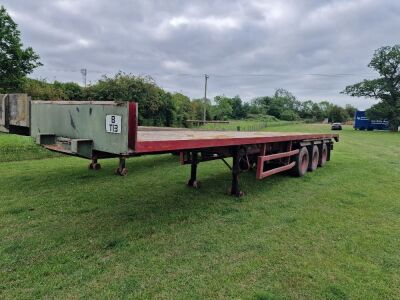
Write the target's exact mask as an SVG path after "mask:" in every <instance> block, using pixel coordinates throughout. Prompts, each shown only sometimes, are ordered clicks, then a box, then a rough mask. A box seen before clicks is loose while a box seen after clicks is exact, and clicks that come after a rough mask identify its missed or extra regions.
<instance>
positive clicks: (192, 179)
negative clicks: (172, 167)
mask: <svg viewBox="0 0 400 300" xmlns="http://www.w3.org/2000/svg"><path fill="white" fill-rule="evenodd" d="M190 156H191V168H190V179H189V181H188V186H190V187H193V188H198V187H199V182H198V181H197V179H196V177H197V164H198V162H197V152H191V153H190Z"/></svg>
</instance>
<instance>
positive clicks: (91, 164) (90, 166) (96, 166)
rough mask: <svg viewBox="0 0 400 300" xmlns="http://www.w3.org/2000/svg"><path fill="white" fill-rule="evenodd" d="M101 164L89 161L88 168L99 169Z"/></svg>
mask: <svg viewBox="0 0 400 300" xmlns="http://www.w3.org/2000/svg"><path fill="white" fill-rule="evenodd" d="M100 169H101V165H100V164H99V163H93V162H92V163H90V165H89V170H100Z"/></svg>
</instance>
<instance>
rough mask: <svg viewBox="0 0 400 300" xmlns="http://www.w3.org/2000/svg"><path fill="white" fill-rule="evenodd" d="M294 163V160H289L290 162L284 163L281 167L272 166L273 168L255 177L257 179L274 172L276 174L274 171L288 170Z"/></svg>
mask: <svg viewBox="0 0 400 300" xmlns="http://www.w3.org/2000/svg"><path fill="white" fill-rule="evenodd" d="M295 165H296V163H295V162H291V163H290V164H288V165H284V166H282V167H278V168H274V169H271V170H268V171H265V172H264V173H262V174H261V176H260V177H257V179H263V178H265V177H268V176H271V175H274V174H276V173H280V172H283V171H287V170H290V169H291V168H293V167H294V166H295Z"/></svg>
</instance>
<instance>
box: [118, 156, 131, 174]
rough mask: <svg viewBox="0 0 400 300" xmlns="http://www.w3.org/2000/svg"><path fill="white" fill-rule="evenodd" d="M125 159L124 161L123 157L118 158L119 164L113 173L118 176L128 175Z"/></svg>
mask: <svg viewBox="0 0 400 300" xmlns="http://www.w3.org/2000/svg"><path fill="white" fill-rule="evenodd" d="M125 161H126V159H125V157H120V158H119V164H118V168H117V169H116V170H115V174H117V175H120V176H126V175H128V169H127V168H126V167H125Z"/></svg>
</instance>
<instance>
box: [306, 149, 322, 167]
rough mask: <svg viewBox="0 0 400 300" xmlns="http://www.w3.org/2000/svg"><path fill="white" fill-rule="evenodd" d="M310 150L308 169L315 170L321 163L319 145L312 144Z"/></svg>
mask: <svg viewBox="0 0 400 300" xmlns="http://www.w3.org/2000/svg"><path fill="white" fill-rule="evenodd" d="M310 150H311V151H310V152H309V157H310V159H309V161H308V168H307V170H308V171H310V172H312V171H315V170H316V169H317V167H318V163H319V150H318V146H317V145H314V146H312V148H310Z"/></svg>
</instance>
